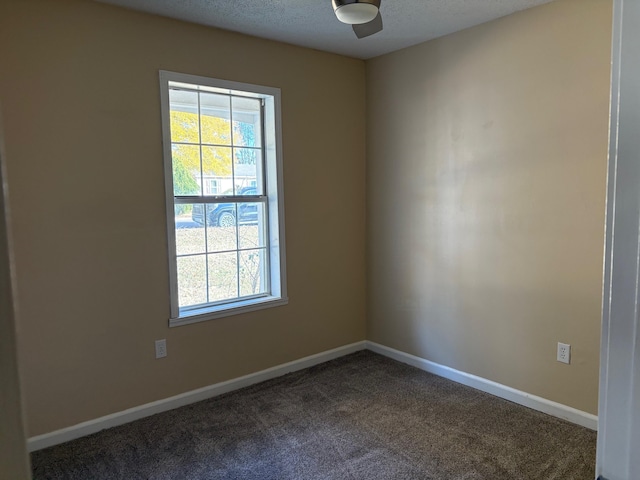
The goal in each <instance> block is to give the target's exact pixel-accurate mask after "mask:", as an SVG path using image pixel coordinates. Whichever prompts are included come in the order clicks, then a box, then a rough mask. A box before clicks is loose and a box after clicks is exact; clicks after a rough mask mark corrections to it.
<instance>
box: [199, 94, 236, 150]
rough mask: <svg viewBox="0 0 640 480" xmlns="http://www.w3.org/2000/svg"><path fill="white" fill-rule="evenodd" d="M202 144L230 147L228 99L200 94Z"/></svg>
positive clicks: (224, 96) (225, 96) (221, 96)
mask: <svg viewBox="0 0 640 480" xmlns="http://www.w3.org/2000/svg"><path fill="white" fill-rule="evenodd" d="M200 122H201V128H202V143H212V144H215V145H231V122H230V113H229V97H228V96H227V95H216V94H213V93H200Z"/></svg>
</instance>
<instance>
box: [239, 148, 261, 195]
mask: <svg viewBox="0 0 640 480" xmlns="http://www.w3.org/2000/svg"><path fill="white" fill-rule="evenodd" d="M233 159H234V164H233V176H234V180H235V186H236V195H262V193H263V188H262V183H263V182H262V158H261V150H259V149H255V148H234V149H233ZM250 188H253V189H254V190H255V191H253V192H251V193H247V190H248V189H250Z"/></svg>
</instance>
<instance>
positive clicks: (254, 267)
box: [238, 248, 267, 296]
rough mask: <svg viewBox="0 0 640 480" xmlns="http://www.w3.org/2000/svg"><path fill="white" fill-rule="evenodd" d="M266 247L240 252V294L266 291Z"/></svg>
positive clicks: (254, 293)
mask: <svg viewBox="0 0 640 480" xmlns="http://www.w3.org/2000/svg"><path fill="white" fill-rule="evenodd" d="M265 259H266V255H265V249H262V248H261V249H256V250H243V251H241V252H239V265H238V266H239V274H240V296H247V295H257V294H260V293H265V292H266V278H267V276H266V267H267V265H266V262H265Z"/></svg>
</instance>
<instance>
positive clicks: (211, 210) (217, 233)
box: [207, 203, 238, 252]
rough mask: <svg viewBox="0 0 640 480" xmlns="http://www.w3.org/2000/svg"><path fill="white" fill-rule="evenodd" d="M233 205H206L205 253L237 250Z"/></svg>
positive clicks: (234, 207)
mask: <svg viewBox="0 0 640 480" xmlns="http://www.w3.org/2000/svg"><path fill="white" fill-rule="evenodd" d="M236 217H237V207H236V204H235V203H212V204H207V251H208V252H223V251H228V250H236V249H237V248H238V235H237V231H236V228H237V227H236Z"/></svg>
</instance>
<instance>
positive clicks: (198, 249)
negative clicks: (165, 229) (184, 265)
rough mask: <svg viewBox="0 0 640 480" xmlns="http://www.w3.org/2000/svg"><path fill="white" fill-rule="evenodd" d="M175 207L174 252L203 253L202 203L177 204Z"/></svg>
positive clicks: (182, 253) (180, 253) (204, 249)
mask: <svg viewBox="0 0 640 480" xmlns="http://www.w3.org/2000/svg"><path fill="white" fill-rule="evenodd" d="M174 209H175V215H176V216H175V222H176V254H178V255H186V254H190V253H205V251H206V248H205V243H204V223H202V211H203V205H202V204H195V205H193V204H178V205H176V206H175V207H174Z"/></svg>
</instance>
